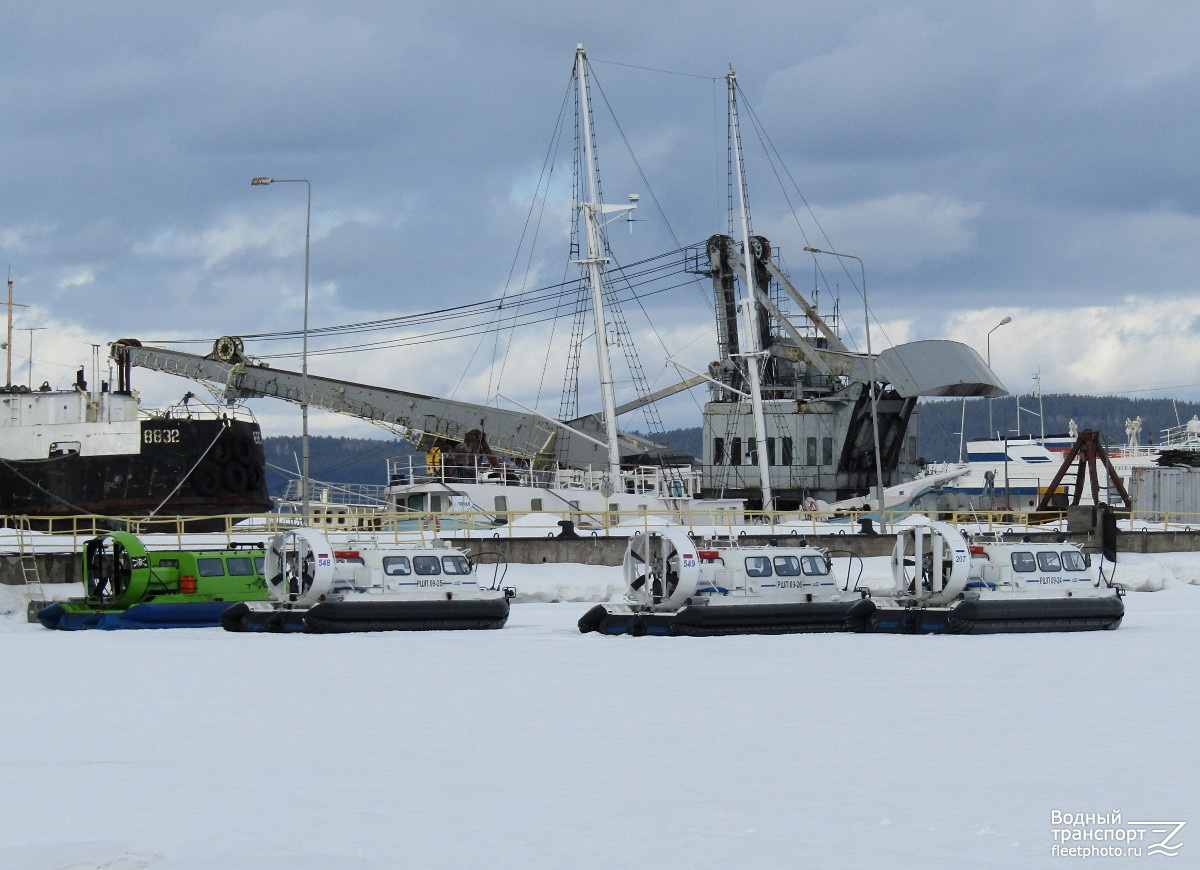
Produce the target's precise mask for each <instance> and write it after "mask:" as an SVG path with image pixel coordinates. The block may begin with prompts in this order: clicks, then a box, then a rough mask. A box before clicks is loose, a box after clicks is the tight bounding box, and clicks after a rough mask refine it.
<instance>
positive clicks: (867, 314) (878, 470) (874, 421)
mask: <svg viewBox="0 0 1200 870" xmlns="http://www.w3.org/2000/svg"><path fill="white" fill-rule="evenodd" d="M804 250H806V251H808V252H809V253H810V254H828V255H829V256H831V257H838V258H840V259H845V260H857V261H858V271H859V272H860V273H861V275H862V295H863V325H864V327H865V328H866V331H867V361H868V363H869V365H870V371H871V384H870V390H871V431H872V433H873V434H874V437H875V487H876V492H875V500H876V504H877V506H878V507H879V529H880V531H887V525H886V524H885V522H884V519H883V461H882V459H881V455H880V449H879V407H878V405H877V404H876V400H875V382H876V381H877V380H878V378H877V377H876V374H875V355H874V354H873V353H871V309H870V307H868V305H867V269H866V267H865V266H864V265H863V261H862V257H856V256H854V255H853V254H839V253H838V252H837V251H824V250H822V249H821V248H805V249H804Z"/></svg>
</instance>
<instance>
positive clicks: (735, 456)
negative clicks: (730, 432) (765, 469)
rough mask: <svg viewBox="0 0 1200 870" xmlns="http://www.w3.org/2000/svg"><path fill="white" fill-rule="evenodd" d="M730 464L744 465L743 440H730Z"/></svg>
mask: <svg viewBox="0 0 1200 870" xmlns="http://www.w3.org/2000/svg"><path fill="white" fill-rule="evenodd" d="M729 464H730V465H741V464H742V439H741V438H733V439H730V442H729Z"/></svg>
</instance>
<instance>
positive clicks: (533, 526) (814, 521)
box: [0, 508, 1200, 552]
mask: <svg viewBox="0 0 1200 870" xmlns="http://www.w3.org/2000/svg"><path fill="white" fill-rule="evenodd" d="M909 516H910V515H909V514H907V513H902V512H895V513H891V512H885V513H884V514H883V517H882V523H881V522H880V516H879V514H878V513H875V512H873V513H857V512H849V513H842V514H838V515H837V516H831V515H825V514H821V513H819V512H815V511H740V510H739V511H722V512H718V511H714V510H713V509H712V508H697V509H696V510H694V511H688V510H679V511H672V512H666V511H660V512H657V513H654V512H646V511H572V512H566V513H562V514H558V513H554V514H549V513H540V512H525V511H501V512H496V511H488V512H483V511H447V512H443V513H439V514H437V515H436V516H434V515H431V514H426V515H419V514H414V513H412V512H399V513H391V512H369V513H362V514H355V513H353V512H351V513H349V514H338V515H336V516H331V515H328V514H320V513H318V512H315V511H314V512H313V514H312V515H311V516H310V517H309V521H310V524H311V525H312V526H314V527H316V528H319V529H322V530H324V531H326V532H328V533H330V534H331V535H334V536H336V537H355V536H359V537H364V536H370V537H372V538H375V539H378V540H380V541H388V540H393V541H395V542H401V541H413V540H414V539H419V540H429V539H432V538H433V537H437V536H442V537H454V536H455V533H456V532H458V531H469V532H470V533H471V534H472V536H479V535H480V534H481V533H482V534H483V535H484V536H494V537H501V538H503V537H510V536H533V537H557V536H558V535H560V534H561V533H562V532H563V528H562V526H561V524H560V520H569V521H571V522H572V523H573V528H574V532H575V534H577V535H579V536H580V537H593V536H594V537H609V536H614V535H615V536H628V535H630V534H632V533H634V532H635V531H639V530H645V529H650V528H653V527H655V526H660V525H662V524H663V523H664V522H671V523H678V524H681V525H684V526H687V527H689V529H691V530H692V531H693V532H694V533H695V534H696V535H698V536H700V535H728V536H731V537H732V536H739V535H742V534H746V535H754V536H758V535H768V536H769V535H813V536H816V535H830V534H834V535H836V534H847V535H850V534H860V533H862V532H863V531H864V529H865V528H868V527H867V526H866V523H864V521H869V523H870V525H869V529H870V531H872V532H876V533H890V532H891V531H892V529H893V527H894V525H895V524H896V523H903V522H906V521H907V517H909ZM931 518H933V519H938V520H942V521H944V522H948V523H951V524H952V525H954V526H955V527H956V528H969V529H971V530H973V531H985V532H1001V533H1008V534H1012V533H1017V532H1038V531H1042V532H1048V531H1056V530H1057V531H1066V530H1067V521H1066V514H1065V513H1064V512H1043V513H1041V514H1031V513H1028V512H1019V511H1011V510H1009V511H959V512H943V513H937V514H934V515H932V516H931ZM1117 519H1118V524H1119V528H1121V529H1122V530H1123V531H1132V532H1143V531H1145V532H1165V531H1170V532H1187V531H1200V513H1195V512H1192V513H1185V512H1176V513H1156V514H1153V515H1148V514H1138V513H1136V512H1133V513H1129V512H1118V514H1117ZM197 520H201V521H203V522H205V523H207V524H208V526H209V529H210V530H209V531H208V532H206V533H204V540H205V544H206V545H207V546H212V544H213V543H214V542H215V541H219V540H224V541H225V542H226V543H227V544H228V543H231V542H233V541H246V540H265V539H266V538H268V537H270V536H271V535H274V534H275V533H277V532H279V531H281V530H285V529H288V528H295V527H297V526H303V525H305V524H306V523H305V518H304V516H302V515H301V514H300V513H292V514H256V515H252V516H246V515H244V514H231V515H227V516H218V517H156V518H155V519H154V520H153V521H149V522H148V521H146V520H144V519H143V518H138V517H111V516H109V517H100V516H77V517H24V516H22V517H17V516H9V517H0V523H2V524H3V526H4V528H0V552H3V551H15V549H16V544H17V526H18V524H19V523H23V522H28V523H29V524H30V526H31V527H32V528H33V529H34V530H35V531H42V530H44V531H45V532H46V533H45V534H34V535H32V536H29V537H28V540H31V541H32V542H33V549H35V550H46V551H51V550H53V551H62V550H65V549H71V550H74V551H76V552H77V551H79V550H80V549H82V544H83V542H84V541H86V540H87V539H89V538H92V537H95V536H96V535H99V534H104V533H106V532H109V531H112V530H113V529H124V530H127V531H130V532H133V533H134V534H138V535H147V534H153V535H154V536H155V538H156V539H158V540H159V541H163V540H172V539H174V540H173V545H174V546H177V547H178V548H179V549H184V548H185V546H186V539H192V540H194V539H195V537H196V535H197V534H198V533H196V532H194V531H191V530H190V528H191V527H192V526H193V525H194V523H195V522H196V521H197Z"/></svg>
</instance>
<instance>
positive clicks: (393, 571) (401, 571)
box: [383, 556, 412, 577]
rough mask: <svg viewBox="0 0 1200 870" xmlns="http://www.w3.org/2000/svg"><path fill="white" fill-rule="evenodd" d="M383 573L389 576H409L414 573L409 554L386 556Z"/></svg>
mask: <svg viewBox="0 0 1200 870" xmlns="http://www.w3.org/2000/svg"><path fill="white" fill-rule="evenodd" d="M383 573H384V574H387V575H388V576H389V577H407V576H408V575H409V574H411V573H412V565H411V564H409V561H408V556H384V557H383Z"/></svg>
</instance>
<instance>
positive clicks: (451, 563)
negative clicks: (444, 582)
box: [442, 556, 471, 574]
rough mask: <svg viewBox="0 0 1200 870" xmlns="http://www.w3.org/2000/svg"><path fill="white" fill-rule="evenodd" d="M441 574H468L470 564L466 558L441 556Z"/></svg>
mask: <svg viewBox="0 0 1200 870" xmlns="http://www.w3.org/2000/svg"><path fill="white" fill-rule="evenodd" d="M442 573H443V574H470V573H471V563H470V562H469V561H467V557H466V556H442Z"/></svg>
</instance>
